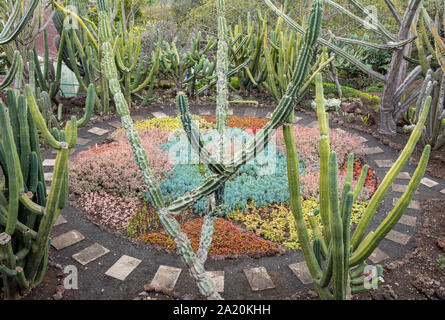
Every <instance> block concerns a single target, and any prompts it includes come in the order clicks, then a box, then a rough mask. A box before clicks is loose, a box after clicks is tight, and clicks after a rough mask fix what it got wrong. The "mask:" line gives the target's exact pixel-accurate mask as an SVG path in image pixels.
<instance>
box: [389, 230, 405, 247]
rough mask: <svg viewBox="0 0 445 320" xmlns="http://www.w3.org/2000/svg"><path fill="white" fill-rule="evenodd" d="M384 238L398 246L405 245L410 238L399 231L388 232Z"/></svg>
mask: <svg viewBox="0 0 445 320" xmlns="http://www.w3.org/2000/svg"><path fill="white" fill-rule="evenodd" d="M385 238H386V239H389V240H391V241H394V242H397V243H399V244H402V245H406V244H407V243H408V242H409V239H410V238H411V237H410V236H409V235H407V234H404V233H401V232H399V231H395V230H391V231H390V232H388V234H387V235H386V237H385Z"/></svg>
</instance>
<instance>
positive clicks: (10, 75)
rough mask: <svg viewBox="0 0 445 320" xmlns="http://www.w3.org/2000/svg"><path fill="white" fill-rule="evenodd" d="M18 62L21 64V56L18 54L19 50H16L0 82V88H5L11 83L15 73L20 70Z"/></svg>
mask: <svg viewBox="0 0 445 320" xmlns="http://www.w3.org/2000/svg"><path fill="white" fill-rule="evenodd" d="M20 64H21V65H23V60H22V56H21V55H20V52H19V51H17V50H16V51H14V55H13V59H12V63H11V67H10V68H9V70H8V73H7V74H6V76H5V78H4V79H3V81H2V82H1V83H0V90H3V89H5V88H7V87H8V86H9V85H10V84H11V83H12V81H13V80H14V77H15V76H16V74H17V73H18V72H20V68H19V65H20Z"/></svg>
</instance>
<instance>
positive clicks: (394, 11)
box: [385, 0, 402, 26]
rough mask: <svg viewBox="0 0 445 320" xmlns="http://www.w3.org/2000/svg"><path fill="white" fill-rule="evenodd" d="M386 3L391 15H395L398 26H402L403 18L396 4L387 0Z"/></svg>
mask: <svg viewBox="0 0 445 320" xmlns="http://www.w3.org/2000/svg"><path fill="white" fill-rule="evenodd" d="M385 3H386V5H387V6H388V9H389V10H390V11H391V14H392V15H393V17H394V19H396V22H397V24H398V25H399V26H401V25H402V16H401V15H400V13H399V11H398V10H397V8H396V6H395V5H394V3H393V2H392V1H391V0H385Z"/></svg>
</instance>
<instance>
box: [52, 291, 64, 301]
mask: <svg viewBox="0 0 445 320" xmlns="http://www.w3.org/2000/svg"><path fill="white" fill-rule="evenodd" d="M53 299H54V300H62V299H63V295H62V293H60V292H57V293H55V294H53Z"/></svg>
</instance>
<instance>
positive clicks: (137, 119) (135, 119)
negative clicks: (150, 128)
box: [131, 114, 148, 122]
mask: <svg viewBox="0 0 445 320" xmlns="http://www.w3.org/2000/svg"><path fill="white" fill-rule="evenodd" d="M131 118H132V119H133V121H137V122H141V121H145V120H148V119H147V117H146V116H143V115H141V114H137V115H135V116H131Z"/></svg>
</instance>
